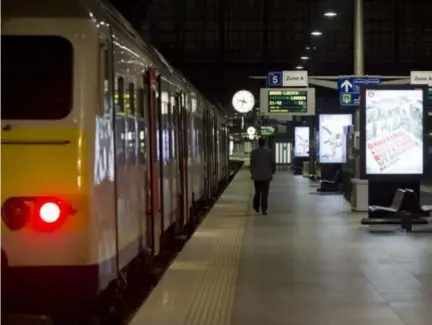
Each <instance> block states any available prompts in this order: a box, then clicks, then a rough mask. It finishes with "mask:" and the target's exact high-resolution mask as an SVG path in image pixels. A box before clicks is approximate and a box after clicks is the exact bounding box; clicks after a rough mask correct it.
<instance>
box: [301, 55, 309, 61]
mask: <svg viewBox="0 0 432 325" xmlns="http://www.w3.org/2000/svg"><path fill="white" fill-rule="evenodd" d="M300 59H302V60H309V57H308V56H301V57H300Z"/></svg>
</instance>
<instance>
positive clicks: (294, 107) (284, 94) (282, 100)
mask: <svg viewBox="0 0 432 325" xmlns="http://www.w3.org/2000/svg"><path fill="white" fill-rule="evenodd" d="M268 112H269V113H307V89H305V90H269V92H268Z"/></svg>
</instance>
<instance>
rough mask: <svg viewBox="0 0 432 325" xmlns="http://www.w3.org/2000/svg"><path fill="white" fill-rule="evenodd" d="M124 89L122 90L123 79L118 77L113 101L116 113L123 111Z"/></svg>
mask: <svg viewBox="0 0 432 325" xmlns="http://www.w3.org/2000/svg"><path fill="white" fill-rule="evenodd" d="M124 92H125V89H124V79H123V77H118V78H117V82H116V90H115V96H114V101H115V105H116V112H124V111H125V106H124V105H125V100H124V97H125V93H124Z"/></svg>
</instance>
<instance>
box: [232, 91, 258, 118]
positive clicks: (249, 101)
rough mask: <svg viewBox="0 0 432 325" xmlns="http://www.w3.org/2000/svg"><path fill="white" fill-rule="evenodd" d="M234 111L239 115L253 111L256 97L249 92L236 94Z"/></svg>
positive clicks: (233, 102) (233, 101) (233, 100)
mask: <svg viewBox="0 0 432 325" xmlns="http://www.w3.org/2000/svg"><path fill="white" fill-rule="evenodd" d="M232 105H233V107H234V109H235V110H236V111H237V112H239V113H247V112H249V111H251V110H252V109H253V107H254V105H255V98H254V95H253V94H252V93H251V92H250V91H247V90H240V91H238V92H236V93H235V94H234V96H233V99H232Z"/></svg>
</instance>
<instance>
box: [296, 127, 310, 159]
mask: <svg viewBox="0 0 432 325" xmlns="http://www.w3.org/2000/svg"><path fill="white" fill-rule="evenodd" d="M309 140H310V139H309V127H308V126H296V127H295V128H294V156H295V157H309Z"/></svg>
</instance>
